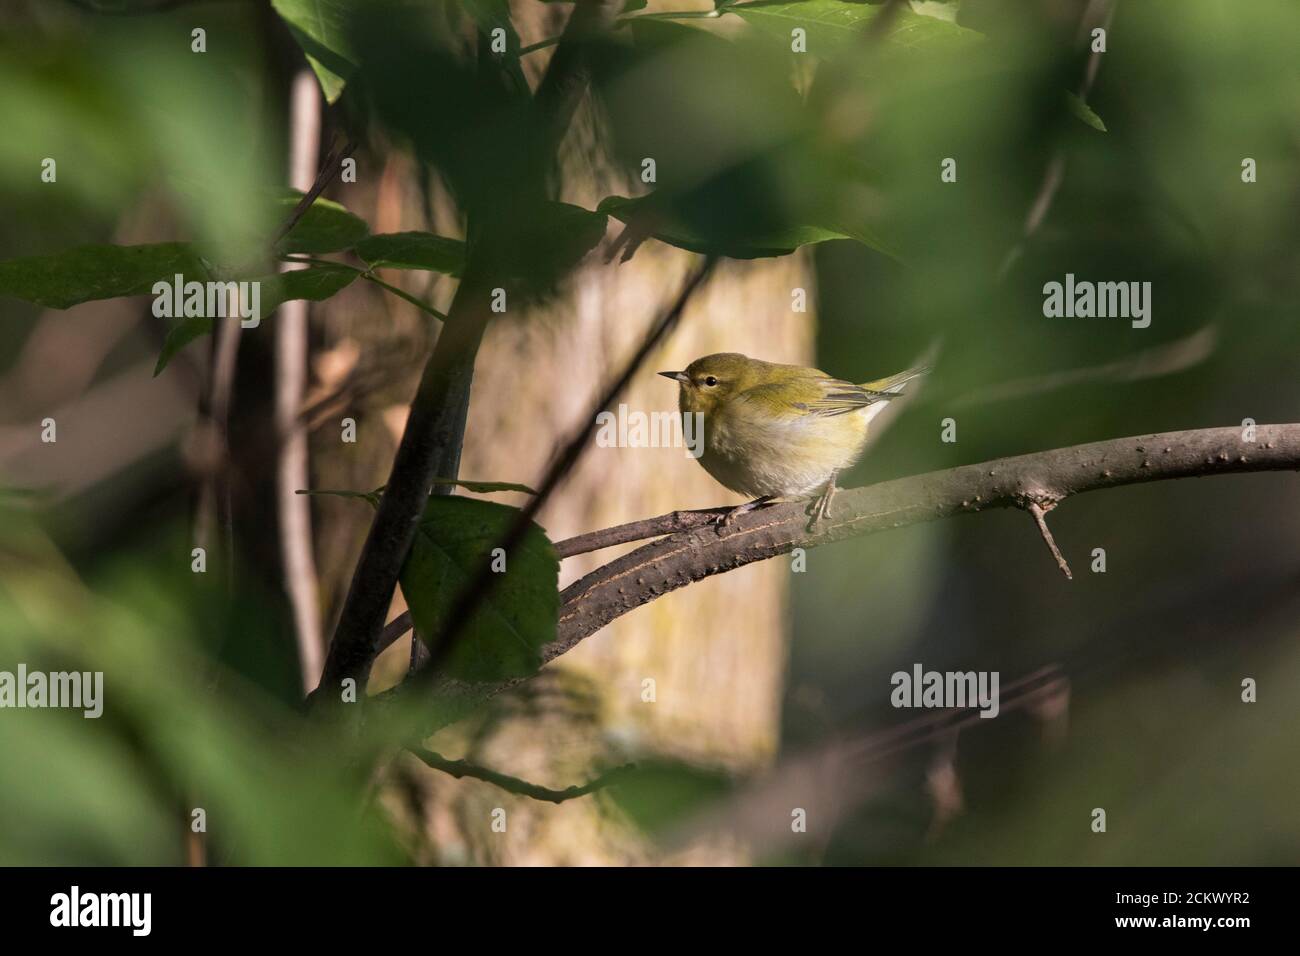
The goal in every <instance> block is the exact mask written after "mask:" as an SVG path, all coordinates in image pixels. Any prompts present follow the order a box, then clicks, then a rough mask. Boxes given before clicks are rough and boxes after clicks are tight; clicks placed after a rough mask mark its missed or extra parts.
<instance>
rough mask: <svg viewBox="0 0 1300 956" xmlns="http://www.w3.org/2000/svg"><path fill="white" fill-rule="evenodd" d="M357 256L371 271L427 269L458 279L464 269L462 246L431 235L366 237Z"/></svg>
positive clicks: (463, 244) (398, 234)
mask: <svg viewBox="0 0 1300 956" xmlns="http://www.w3.org/2000/svg"><path fill="white" fill-rule="evenodd" d="M356 253H357V255H358V256H360V257H361V258H362V259H363V260H365V262H366V264H367V265H369V266H370V267H371V268H372V269H427V270H428V271H430V272H442V273H445V274H446V275H450V276H459V275H460V274H461V272H462V271H463V270H464V268H465V243H463V242H461V241H460V240H459V239H447V238H445V237H443V236H435V235H434V234H433V233H431V232H393V233H386V234H384V235H381V236H369V237H367V238H366V239H363V240H362V241H361V242H359V243H357V247H356Z"/></svg>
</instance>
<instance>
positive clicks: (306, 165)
mask: <svg viewBox="0 0 1300 956" xmlns="http://www.w3.org/2000/svg"><path fill="white" fill-rule="evenodd" d="M320 114H321V108H320V90H319V87H318V86H317V85H316V78H315V76H313V74H312V72H311V70H309V69H306V68H304V69H302V70H300V71H299V72H298V75H297V76H295V77H294V80H293V87H292V93H291V101H290V116H291V120H290V127H291V155H290V157H289V180H290V185H292V186H293V187H294V188H295V189H307V188H310V186H311V176H312V172H311V171H312V167H313V166H314V165H315V162H316V156H317V154H318V153H319V152H320V118H321V117H320ZM282 268H283V269H284V270H289V269H299V268H304V267H303V266H300V265H297V264H294V263H285V264H284V266H283V267H282ZM307 308H308V307H307V302H306V300H305V299H298V300H295V301H292V302H286V303H284V305H282V306H281V307H280V317H279V319H278V321H277V322H276V323H275V419H276V432H277V437H278V438H279V440H280V449H279V460H278V462H277V465H278V467H277V468H276V504H277V510H278V513H279V515H278V516H279V537H280V560H281V562H282V563H283V565H284V587H285V592H286V593H287V595H288V597H289V604H290V606H291V607H292V609H293V621H294V633H295V635H296V636H297V642H298V666H299V670H300V671H301V674H302V686H303V693H307V692H308V691H310V690H311V689H312V688H313V687H315V686H316V682H317V681H319V680H320V672H321V665H322V663H323V661H324V656H325V655H324V647H323V646H322V644H321V620H320V596H319V581H318V579H317V576H316V559H315V556H314V554H313V553H312V528H311V503H310V502H309V501H308V500H307V499H306V498H304V497H302V496H300V495H297V494H294V491H295V490H296V489H298V488H304V487H306V486H307V485H309V484H310V483H311V482H310V480H309V478H308V454H307V433H306V431H305V430H304V429H303V427H302V422H301V420H300V419H299V417H298V408H299V406H300V405H301V404H302V396H303V393H304V392H305V391H306V388H307V358H308V343H307V331H308V326H307Z"/></svg>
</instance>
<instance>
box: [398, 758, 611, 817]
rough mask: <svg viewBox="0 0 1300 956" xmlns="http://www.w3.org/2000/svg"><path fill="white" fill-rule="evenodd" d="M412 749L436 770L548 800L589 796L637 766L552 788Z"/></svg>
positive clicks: (550, 801)
mask: <svg viewBox="0 0 1300 956" xmlns="http://www.w3.org/2000/svg"><path fill="white" fill-rule="evenodd" d="M410 749H411V753H413V754H415V756H417V757H419V758H420V759H421V760H422V761H424V763H426V764H427V765H428V766H430V767H432V768H433V769H434V770H441V771H442V772H443V773H449V774H451V775H452V776H453V777H456V778H457V779H459V778H461V777H471V778H473V779H475V780H483V781H486V782H487V783H490V784H493V785H495V786H498V787H500V788H501V789H502V790H508V791H509V792H510V793H517V794H519V795H520V796H524V797H531V798H532V799H534V800H545V801H546V802H547V803H564V801H566V800H572V799H574V798H575V797H585V796H586V795H587V794H589V793H594V792H596V791H597V790H601V789H603V788H605V787H608V786H609V785H610V784H613V783H617V782H618V780H619V778H620V777H625V776H627V775H628V774H629V773H630V772H631V771H633V770H635V769H636V764H631V763H630V764H624V765H623V766H621V767H615V768H614V769H613V770H607V771H605V772H604V773H602V774H601V775H600V776H598V777H596V778H595V779H594V780H591V781H590V782H588V783H584V784H582V785H581V786H575V787H565V788H564V789H563V790H552V789H550V788H549V787H539V786H538V785H537V784H535V783H529V782H528V781H527V780H520V779H519V778H518V777H511V776H507V775H506V774H504V773H497V772H496V771H495V770H489V769H487V768H486V767H480V766H477V765H476V764H472V763H468V762H467V761H464V760H450V759H448V758H447V757H444V756H443V755H442V754H439V753H435V752H434V751H432V750H426V749H425V748H423V747H412V748H410Z"/></svg>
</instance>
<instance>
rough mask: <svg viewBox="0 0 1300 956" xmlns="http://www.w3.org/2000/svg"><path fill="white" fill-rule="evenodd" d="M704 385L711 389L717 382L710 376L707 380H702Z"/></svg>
mask: <svg viewBox="0 0 1300 956" xmlns="http://www.w3.org/2000/svg"><path fill="white" fill-rule="evenodd" d="M704 384H705V385H708V386H709V387H710V388H712V387H713V386H714V385H717V384H718V380H717V379H716V378H714V377H713V376H712V375H710V376H709V377H708V378H706V379H705V380H704Z"/></svg>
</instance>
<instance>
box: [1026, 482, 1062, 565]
mask: <svg viewBox="0 0 1300 956" xmlns="http://www.w3.org/2000/svg"><path fill="white" fill-rule="evenodd" d="M1055 507H1056V505H1054V504H1049V505H1047V506H1046V507H1044V506H1043V505H1041V504H1039V503H1038V502H1037V501H1030V502H1027V503H1026V504H1025V510H1026V511H1028V512H1029V513H1030V514H1031V515H1033V517H1034V524H1036V525H1038V533H1039V534H1041V535H1042V536H1043V541H1044V542H1046V544H1047V550H1049V551H1051V552H1052V557H1054V558H1055V559H1056V566H1057V567H1058V568H1060V569H1061V573H1062V574H1064V575H1065V578H1066V580H1067V581H1073V580H1074V575H1073V574H1071V573H1070V565H1069V564H1068V563H1067V562H1066V560H1065V555H1063V554H1061V549H1060V548H1058V547H1057V546H1056V539H1055V538H1053V537H1052V529H1051V528H1049V527H1047V512H1048V511H1050V510H1051V509H1052V508H1055Z"/></svg>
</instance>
